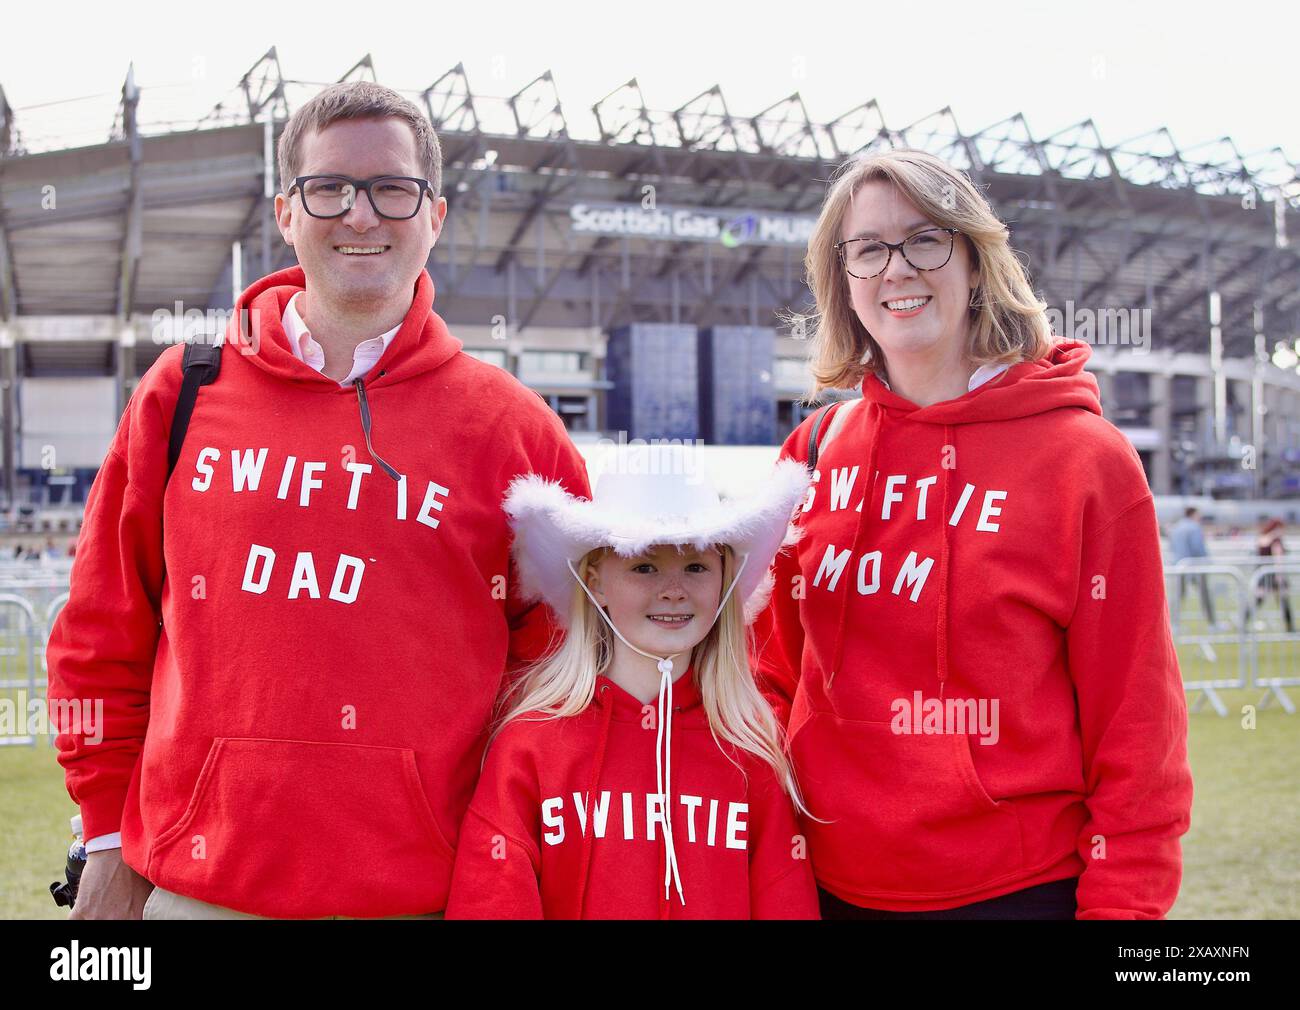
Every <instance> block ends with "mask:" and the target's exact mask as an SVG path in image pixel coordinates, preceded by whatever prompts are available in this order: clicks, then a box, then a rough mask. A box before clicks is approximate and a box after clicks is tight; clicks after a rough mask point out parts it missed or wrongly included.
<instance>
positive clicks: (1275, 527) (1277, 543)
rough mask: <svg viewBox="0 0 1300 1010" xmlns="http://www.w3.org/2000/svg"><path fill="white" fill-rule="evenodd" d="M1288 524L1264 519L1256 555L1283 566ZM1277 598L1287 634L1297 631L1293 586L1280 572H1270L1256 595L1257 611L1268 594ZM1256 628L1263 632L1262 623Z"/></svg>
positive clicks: (1260, 528)
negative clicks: (1292, 601)
mask: <svg viewBox="0 0 1300 1010" xmlns="http://www.w3.org/2000/svg"><path fill="white" fill-rule="evenodd" d="M1285 527H1286V524H1285V523H1284V522H1282V520H1281V519H1277V518H1271V519H1263V520H1261V521H1260V524H1259V537H1258V538H1257V539H1256V540H1255V553H1256V554H1258V555H1259V556H1260V557H1261V558H1267V559H1268V562H1266V563H1269V562H1271V563H1273V564H1281V563H1282V562H1283V561H1284V560H1285V558H1286V553H1287V550H1286V544H1285V543H1284V542H1283V540H1282V537H1283V532H1284V530H1285ZM1270 592H1271V593H1272V594H1273V595H1274V596H1276V597H1277V600H1278V603H1280V604H1281V606H1282V620H1283V622H1284V623H1285V624H1286V630H1287V633H1288V634H1290V633H1291V632H1293V631H1295V620H1294V618H1293V617H1292V615H1291V596H1290V592H1291V584H1290V582H1288V581H1287V577H1286V576H1285V575H1282V574H1281V573H1280V572H1269V573H1268V574H1267V575H1265V576H1264V577H1263V578H1262V579H1260V583H1259V589H1258V590H1257V591H1256V593H1255V610H1256V611H1258V610H1259V608H1260V607H1262V606H1263V605H1264V597H1265V596H1266V595H1267V594H1268V593H1270ZM1256 627H1257V628H1259V629H1260V630H1262V622H1261V623H1260V624H1256Z"/></svg>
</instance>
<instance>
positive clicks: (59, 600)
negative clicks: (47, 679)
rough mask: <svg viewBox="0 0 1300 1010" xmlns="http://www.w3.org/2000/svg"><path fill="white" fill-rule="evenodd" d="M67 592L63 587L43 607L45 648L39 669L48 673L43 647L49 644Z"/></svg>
mask: <svg viewBox="0 0 1300 1010" xmlns="http://www.w3.org/2000/svg"><path fill="white" fill-rule="evenodd" d="M68 596H69V593H68V591H67V590H66V589H65V590H64V591H63V592H62V593H60V594H59V595H58V596H56V597H54V599H52V600H51V601H50V603H49V606H47V607H46V608H45V648H44V649H41V669H42V670H44V671H45V673H46V675H47V676H48V675H49V672H50V665H49V663H48V662H47V661H46V658H45V649H48V648H49V645H50V634H51V633H52V632H53V631H54V622H55V621H56V620H57V619H58V617H59V613H60V612H61V611H62V610H63V607H64V605H65V604H66V603H67V602H68Z"/></svg>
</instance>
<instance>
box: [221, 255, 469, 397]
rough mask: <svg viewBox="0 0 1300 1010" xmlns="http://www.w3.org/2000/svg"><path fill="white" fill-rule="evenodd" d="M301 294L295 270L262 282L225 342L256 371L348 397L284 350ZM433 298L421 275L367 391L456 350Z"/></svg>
mask: <svg viewBox="0 0 1300 1010" xmlns="http://www.w3.org/2000/svg"><path fill="white" fill-rule="evenodd" d="M306 289H307V279H306V275H305V274H304V273H303V269H302V267H300V266H295V267H290V268H289V269H287V270H280V271H277V272H276V273H273V274H268V275H267V276H266V277H263V278H262V279H261V280H259V281H257V282H256V283H255V284H253V285H251V286H250V287H249V288H248V289H247V290H245V291H244V293H243V294H242V295H240V296H239V300H238V301H237V302H236V303H235V309H236V311H235V313H234V316H233V318H232V319H231V321H230V325H229V326H228V327H227V329H226V342H227V343H231V344H235V346H237V347H238V348H239V349H240V351H241V353H242V354H243V355H244V356H246V357H247V358H249V359H250V360H251V361H252V362H253V363H254V364H255V365H257V367H258V368H260V369H262V370H263V371H264V372H267V373H269V374H270V375H273V376H275V377H276V378H277V379H282V380H283V381H285V382H296V383H302V384H303V385H307V386H315V387H319V389H320V391H321V392H323V393H328V392H335V393H338V392H350V391H349V390H348V389H347V388H346V387H343V386H340V385H339V384H338V383H337V382H335V381H334V380H333V379H331V378H329V377H328V376H326V375H322V374H321V373H320V372H317V371H316V370H315V369H314V368H312V367H311V366H309V365H306V364H304V363H303V362H301V361H299V360H298V359H297V357H295V355H294V353H293V351H292V350H291V349H290V347H289V337H288V335H287V334H286V333H285V331H284V325H283V323H282V322H281V320H282V318H283V316H284V311H285V307H286V306H287V305H288V304H289V300H290V299H291V298H292V297H293V296H294V295H296V294H297V293H298V292H300V291H305V290H306ZM433 295H434V288H433V278H432V277H430V276H429V272H428V271H427V270H421V271H420V275H419V276H418V277H417V278H416V279H415V286H414V289H413V291H412V299H411V307H410V308H409V309H408V310H407V312H406V318H405V319H404V320H403V321H402V325H401V328H400V329H399V330H398V331H397V335H396V336H395V337H393V340H392V342H391V343H390V344H389V345H388V348H387V349H386V350H385V351H384V354H383V356H382V357H381V358H380V359H379V360H378V361H377V362H376V363H375V366H374V368H373V369H371V371H370V374H369V376H367V378H366V386H367V388H369V389H378V388H382V387H383V386H390V385H394V384H396V383H398V382H402V381H403V380H405V379H409V378H411V377H413V376H416V375H420V374H422V373H424V372H428V371H431V370H432V369H435V368H437V367H438V366H439V365H442V364H444V363H445V362H446V361H448V360H449V359H450V358H452V357H453V356H454V355H455V354H456V352H457V351H459V350H460V349H461V347H462V346H463V345H462V343H461V341H460V340H458V339H456V338H455V337H453V336H452V335H451V333H450V332H449V331H448V329H447V324H446V323H445V322H443V320H442V317H441V316H439V315H438V314H437V313H436V312H434V311H433ZM241 324H242V325H241Z"/></svg>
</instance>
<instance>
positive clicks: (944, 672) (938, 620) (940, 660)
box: [934, 424, 957, 701]
mask: <svg viewBox="0 0 1300 1010" xmlns="http://www.w3.org/2000/svg"><path fill="white" fill-rule="evenodd" d="M943 443H944V445H945V446H950V447H951V448H952V456H953V463H954V464H955V463H956V459H957V429H956V428H954V427H953V426H952V425H951V424H946V425H944V428H943ZM955 469H956V466H955V465H954V466H950V467H944V468H943V504H942V506H941V507H940V510H939V523H940V525H942V527H943V537H942V540H941V541H940V544H939V607H938V610H939V612H938V614H937V616H936V617H935V623H934V662H935V667H936V670H935V672H936V674H937V675H938V677H939V700H940V701H943V689H944V685H945V684H947V682H948V571H949V569H950V568H951V567H952V566H951V562H950V560H949V557H948V555H949V551H950V550H951V548H950V546H949V542H950V538H951V535H952V524H951V523H949V521H948V501H949V490H950V489H951V487H952V472H953V470H955Z"/></svg>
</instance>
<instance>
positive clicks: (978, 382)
mask: <svg viewBox="0 0 1300 1010" xmlns="http://www.w3.org/2000/svg"><path fill="white" fill-rule="evenodd" d="M1010 367H1011V366H1010V365H980V366H979V368H977V369H975V371H973V372H971V376H970V381H969V382H968V383H966V392H968V393H970V392H972V391H974V390H976V389H978V388H979V387H980V386H982V385H984V383H986V382H988V381H989V380H990V379H996V378H997V377H998V376H999V375H1001V374H1002V373H1003V372H1005V371H1006V370H1007V369H1008V368H1010ZM880 381H881V383H882V384H883V385H884V387H885V388H886V389H889V388H890V386H889V380H888V379H886V378H885V377H884V376H883V375H882V376H881V377H880Z"/></svg>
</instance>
